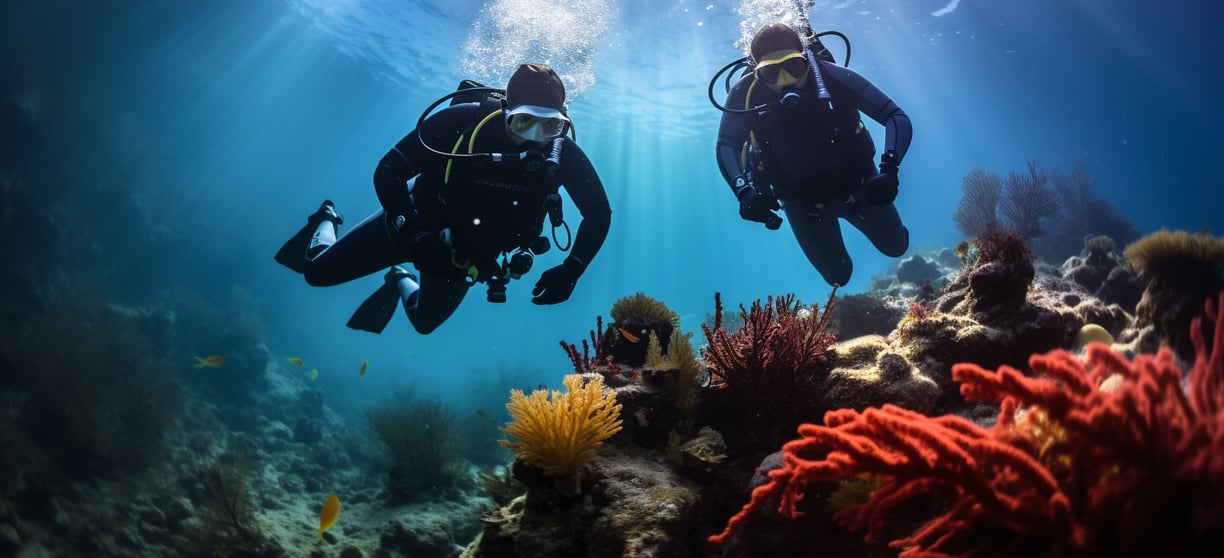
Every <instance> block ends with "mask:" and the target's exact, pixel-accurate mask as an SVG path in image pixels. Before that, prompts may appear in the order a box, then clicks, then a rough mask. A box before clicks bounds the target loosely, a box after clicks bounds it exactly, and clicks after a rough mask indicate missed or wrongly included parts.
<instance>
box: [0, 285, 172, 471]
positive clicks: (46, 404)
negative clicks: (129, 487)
mask: <svg viewBox="0 0 1224 558" xmlns="http://www.w3.org/2000/svg"><path fill="white" fill-rule="evenodd" d="M0 343H2V345H0V367H3V368H4V369H5V370H10V371H12V373H11V374H6V375H5V379H4V380H0V383H2V384H3V385H4V386H5V388H6V389H13V390H21V391H22V392H23V393H24V394H25V396H24V397H23V398H21V399H19V400H16V401H14V403H15V404H16V405H17V409H16V410H15V412H16V414H17V415H18V417H19V419H18V420H19V423H18V426H19V427H20V428H21V431H22V432H25V433H27V434H28V438H27V439H28V440H29V441H31V442H32V443H34V444H37V445H38V446H39V447H40V448H41V450H42V451H44V452H46V453H47V456H48V461H47V462H46V463H42V464H40V466H39V467H34V468H31V467H29V465H31V464H30V463H21V460H22V458H23V457H22V454H18V453H12V452H8V451H6V452H5V453H7V454H8V455H9V457H8V458H7V459H14V460H16V461H17V462H18V464H19V468H20V469H22V470H23V471H24V472H25V473H26V474H31V475H38V476H47V477H52V478H53V477H56V476H60V475H62V476H66V477H72V478H88V477H90V476H93V475H99V474H101V475H104V476H108V477H111V476H117V475H123V476H130V475H133V474H137V473H140V472H141V471H142V470H143V469H144V468H148V467H151V466H152V465H153V464H155V463H157V462H158V461H159V460H160V459H161V458H162V457H163V455H162V453H163V450H164V448H165V445H164V438H165V432H166V431H167V430H168V429H169V428H170V427H171V426H172V425H173V423H174V420H175V419H176V418H177V416H178V411H179V408H180V406H181V401H182V398H183V396H182V391H181V389H180V386H179V384H178V382H177V381H176V379H175V377H174V375H173V374H172V373H169V372H167V369H168V368H170V366H169V364H168V362H167V360H168V355H167V354H166V353H165V352H164V351H165V348H162V347H159V346H157V345H156V344H155V343H154V342H153V341H152V340H151V339H150V337H149V336H148V335H146V334H145V332H144V331H143V330H142V324H141V323H140V321H139V320H137V319H135V318H133V317H131V316H128V315H126V314H125V313H123V312H122V310H121V309H115V308H111V307H104V306H101V305H99V304H97V303H95V302H92V301H72V302H66V303H65V306H64V307H59V308H56V309H54V310H52V311H51V312H49V313H48V314H46V315H43V316H41V317H36V318H34V319H31V320H28V321H26V322H24V324H23V326H22V327H19V328H17V329H16V330H15V331H14V334H13V335H10V336H6V337H5V338H4V340H3V341H2V342H0ZM48 468H50V469H53V470H51V471H48V470H47V469H48Z"/></svg>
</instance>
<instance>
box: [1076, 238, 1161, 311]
mask: <svg viewBox="0 0 1224 558" xmlns="http://www.w3.org/2000/svg"><path fill="white" fill-rule="evenodd" d="M1126 264H1127V261H1126V258H1124V257H1123V256H1122V255H1121V254H1119V253H1118V252H1117V245H1116V244H1115V243H1114V239H1113V238H1110V237H1108V236H1102V235H1098V236H1090V237H1087V238H1085V239H1084V248H1083V250H1081V251H1080V253H1079V255H1077V256H1073V257H1070V258H1067V260H1066V261H1065V262H1063V264H1062V275H1063V277H1064V278H1066V279H1069V280H1071V281H1074V282H1075V283H1076V284H1078V285H1080V286H1081V287H1083V288H1084V289H1085V290H1087V291H1088V292H1089V293H1092V295H1093V296H1095V297H1097V298H1099V299H1101V301H1102V302H1104V303H1106V304H1117V305H1118V306H1120V307H1122V308H1129V309H1133V308H1135V306H1136V305H1137V304H1138V303H1139V298H1140V296H1142V294H1143V285H1142V284H1140V282H1139V278H1138V276H1137V275H1136V274H1135V273H1134V271H1132V270H1131V269H1130V266H1129V265H1126Z"/></svg>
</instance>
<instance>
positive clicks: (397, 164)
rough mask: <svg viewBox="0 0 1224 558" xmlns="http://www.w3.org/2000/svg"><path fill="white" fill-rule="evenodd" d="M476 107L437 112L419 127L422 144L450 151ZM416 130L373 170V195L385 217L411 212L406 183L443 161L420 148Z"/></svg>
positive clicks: (467, 106)
mask: <svg viewBox="0 0 1224 558" xmlns="http://www.w3.org/2000/svg"><path fill="white" fill-rule="evenodd" d="M478 106H479V105H478V104H476V103H469V104H463V105H456V106H453V107H448V108H445V109H443V110H441V111H438V112H437V113H435V114H434V115H433V116H430V117H429V118H428V119H426V120H425V122H423V123H422V126H421V132H422V135H423V136H424V140H425V141H426V142H428V143H429V145H430V146H431V147H433V148H434V149H439V150H450V148H451V147H452V144H454V142H455V139H456V138H458V137H459V135H460V134H462V133H463V130H464V129H466V128H467V126H468V124H469V123H470V122H471V119H472V118H473V115H474V114H475V110H476V107H478ZM421 139H422V138H419V137H418V136H417V130H415V129H414V130H412V131H411V132H408V135H406V136H404V137H403V139H401V140H399V143H396V144H395V147H392V148H391V150H390V151H388V152H387V154H386V155H383V158H382V160H381V161H379V162H378V167H377V168H375V169H374V191H375V193H376V194H377V195H378V202H379V203H380V204H381V205H382V207H383V210H384V211H386V212H387V214H388V215H408V214H411V213H412V212H413V211H414V210H415V206H414V205H413V203H412V192H411V191H410V190H409V189H408V181H409V180H411V179H412V178H413V177H415V176H416V175H418V174H420V173H421V171H422V170H423V169H424V168H425V166H426V165H430V164H437V165H444V164H445V160H444V159H443V158H442V157H440V156H438V155H435V154H434V153H432V152H430V151H429V150H428V149H426V148H425V146H423V145H421Z"/></svg>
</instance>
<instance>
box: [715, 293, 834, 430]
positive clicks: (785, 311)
mask: <svg viewBox="0 0 1224 558" xmlns="http://www.w3.org/2000/svg"><path fill="white" fill-rule="evenodd" d="M835 294H836V289H834V290H833V292H832V293H830V295H829V300H828V302H827V303H826V305H825V308H824V312H823V313H818V310H819V308H818V307H817V305H813V306H812V308H811V309H810V311H809V310H808V309H806V308H801V307H797V306H796V305H795V297H794V296H793V295H787V296H779V297H777V298H774V297H769V298H767V299H766V300H765V302H764V303H762V302H761V301H760V300H757V301H755V302H753V303H752V306H751V308H747V309H746V308H744V307H743V306H740V312H739V313H740V316H741V318H742V320H743V324H744V325H743V327H741V328H740V329H739V330H738V331H736V332H735V333H732V334H728V333H727V332H726V331H725V330H723V329H722V328H721V327H720V320H719V317H720V316H721V314H722V304H721V299H720V297H719V296H718V295H717V294H716V295H715V298H714V304H715V320H714V327H713V328H710V327H707V326H705V325H703V326H702V331H703V332H704V333H705V336H706V342H707V345H706V346H705V348H704V349H702V352H701V354H702V357H703V358H704V359H705V361H706V362H707V363H708V364H709V367H710V373H711V375H712V376H713V387H714V389H713V390H712V392H711V393H709V394H707V395H706V399H707V400H709V404H708V405H707V406H706V407H707V409H713V410H714V411H713V412H710V413H708V414H707V416H706V417H705V419H706V421H708V423H709V424H711V425H713V426H714V428H715V429H716V430H718V431H719V432H721V433H722V434H723V436H725V437H726V438H727V444H728V446H729V447H730V448H731V451H732V452H733V453H736V452H751V453H755V452H760V451H762V450H765V449H768V448H770V447H776V445H777V444H778V443H781V441H782V440H783V439H785V438H786V437H789V435H790V433H791V432H793V429H794V428H795V426H796V425H798V424H799V423H801V422H803V421H804V420H806V419H807V417H813V416H820V412H821V409H820V408H819V407H818V405H819V401H820V393H819V391H818V389H819V386H820V385H821V382H822V380H823V379H824V378H825V377H826V376H827V375H828V372H829V368H830V367H829V358H828V354H827V353H828V351H829V349H830V348H831V347H832V346H833V343H834V341H835V339H834V337H833V335H832V334H830V333H828V331H827V330H826V327H827V325H828V321H829V317H830V315H831V312H832V305H833V301H834V295H835ZM801 311H803V312H802V313H801ZM804 314H806V315H804ZM728 408H735V409H747V410H749V412H747V413H745V415H746V416H743V415H738V414H736V415H734V416H733V415H731V414H730V413H725V412H723V411H722V410H724V409H728Z"/></svg>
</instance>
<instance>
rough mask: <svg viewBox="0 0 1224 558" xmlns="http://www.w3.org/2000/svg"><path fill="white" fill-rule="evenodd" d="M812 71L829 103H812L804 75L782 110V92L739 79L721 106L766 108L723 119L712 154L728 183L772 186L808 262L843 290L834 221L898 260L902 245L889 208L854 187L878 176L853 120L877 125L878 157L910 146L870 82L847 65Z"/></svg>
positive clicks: (846, 268) (814, 96) (813, 92)
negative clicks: (880, 130)
mask: <svg viewBox="0 0 1224 558" xmlns="http://www.w3.org/2000/svg"><path fill="white" fill-rule="evenodd" d="M817 64H819V68H820V72H821V76H822V77H823V78H824V84H825V86H826V88H827V89H828V92H829V96H830V98H829V99H828V100H822V99H820V98H819V97H818V91H817V87H816V83H815V75H814V73H813V72H808V78H807V83H806V84H805V86H804V87H803V88H800V89H798V90H796V92H797V93H798V94H799V98H798V99H797V103H795V104H794V106H790V107H783V106H781V105H780V104H779V103H778V100H779V99H780V98H781V97H782V95H783V93H780V92H777V91H774V90H773V89H770V88H769V87H767V86H766V85H765V84H764V83H759V82H757V80H756V78H755V77H754V76H753V75H752V74H748V75H746V76H744V77H743V78H741V79H740V80H739V81H738V82H737V83H736V84H735V85H734V86H733V87H732V88H731V91H730V92H729V93H728V94H727V99H726V102H725V106H726V107H727V108H729V109H746V108H752V107H757V106H761V105H766V108H765V109H763V110H761V111H756V112H752V113H730V112H725V113H723V117H722V124H721V126H720V128H719V136H718V145H717V147H716V155H717V158H718V166H719V169H720V170H721V171H722V173H723V178H724V179H726V181H727V183H728V184H733V181H734V180H735V177H737V176H739V175H743V174H745V173H746V172H747V171H749V170H751V171H752V174H753V179H754V182H755V183H756V187H757V188H758V189H764V191H766V192H768V191H769V188H768V187H772V190H773V193H774V195H775V196H777V198H778V201H779V203H780V204H781V205H782V209H783V211H784V212H785V213H786V217H787V219H788V220H789V221H790V223H791V229H792V230H794V232H795V238H796V239H797V240H798V241H799V246H800V247H801V248H802V249H803V252H804V254H805V255H807V257H808V260H809V261H811V263H812V265H813V266H815V267H816V269H817V271H819V272H820V274H821V275H822V276H823V277H824V279H825V281H827V282H829V284H838V285H845V284H846V283H847V282H848V281H849V280H850V274H851V271H852V269H853V265H852V263H851V261H850V256H849V254H847V253H846V247H845V243H844V241H843V240H842V236H841V227H840V226H839V224H838V219H839V218H841V219H845V220H846V221H848V222H850V223H851V224H852V225H854V226H855V227H856V228H858V229H859V230H860V231H862V232H863V234H865V235H866V236H867V238H868V239H870V240H871V242H872V243H873V244H874V245H875V247H876V248H877V249H878V250H880V251H881V252H883V253H884V254H886V255H888V256H892V257H897V256H900V255H901V254H904V253H905V251H906V249H908V247H909V231H908V230H906V228H905V227H904V226H903V225H902V224H901V218H900V216H898V215H897V210H896V208H895V207H894V206H893V205H892V204H891V203H890V204H886V205H870V204H868V203H867V200H866V195H865V192H864V191H863V190H864V188H863V182H864V181H865V180H867V179H868V178H871V177H873V176H875V175H876V174H878V171H877V170H876V162H875V143H874V142H873V141H872V138H871V134H870V133H868V131H867V128H865V127H864V126H863V124H862V121H861V120H860V117H859V114H860V112H861V113H862V114H865V115H867V116H868V117H869V118H871V119H872V120H875V121H876V122H878V123H880V124H881V125H883V126H884V127H885V139H884V150H885V151H889V150H891V151H895V152H896V153H897V156H898V159H897V161H898V163H900V160H901V159H902V158H904V157H905V152H906V150H908V149H909V144H910V138H911V136H912V130H911V127H910V121H909V117H907V116H906V115H905V113H904V112H903V111H902V110H901V109H900V108H899V107H897V105H896V104H895V103H893V102H892V100H891V99H889V98H888V96H887V95H885V94H884V93H883V92H882V91H880V90H879V89H878V88H877V87H875V86H874V85H872V84H871V82H869V81H867V80H866V79H865V78H863V77H862V76H860V75H858V74H857V73H855V72H853V71H851V70H850V69H848V68H844V67H841V66H838V65H836V64H833V63H828V62H824V61H819V62H817ZM830 102H831V103H832V108H830ZM746 145H752V146H753V147H754V148H755V151H756V155H755V156H756V158H757V164H756V165H755V167H754V168H753V169H749V168H747V165H746V161H745V160H744V157H743V154H744V151H743V150H744V148H745V146H746Z"/></svg>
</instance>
